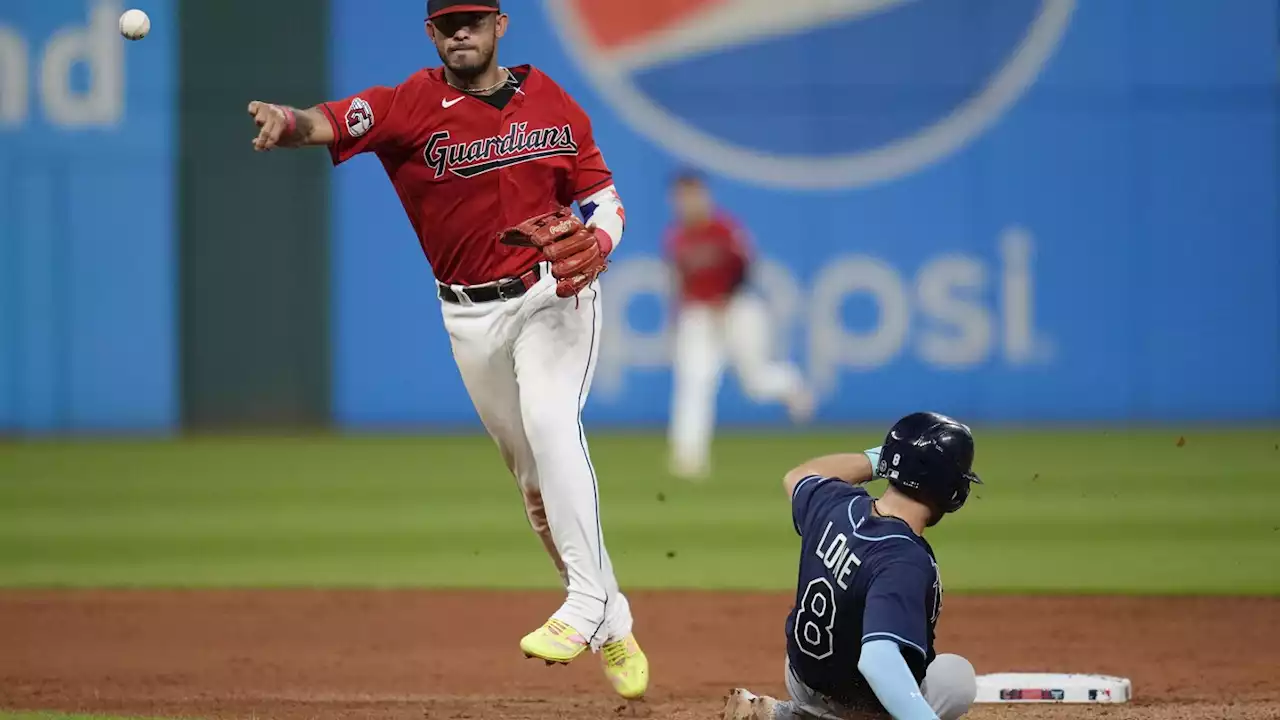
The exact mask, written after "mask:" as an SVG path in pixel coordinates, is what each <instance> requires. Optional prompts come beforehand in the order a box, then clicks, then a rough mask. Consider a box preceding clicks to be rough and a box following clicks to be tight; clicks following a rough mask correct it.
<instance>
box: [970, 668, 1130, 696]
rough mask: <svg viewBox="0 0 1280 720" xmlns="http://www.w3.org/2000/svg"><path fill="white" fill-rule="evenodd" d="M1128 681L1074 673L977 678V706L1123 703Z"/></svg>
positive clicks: (1004, 674)
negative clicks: (984, 704) (985, 704)
mask: <svg viewBox="0 0 1280 720" xmlns="http://www.w3.org/2000/svg"><path fill="white" fill-rule="evenodd" d="M1132 695H1133V684H1132V683H1131V682H1129V678H1122V677H1114V676H1111V675H1081V674H1075V673H995V674H992V675H979V676H978V697H977V700H975V702H978V703H1123V702H1129V700H1130V698H1131V697H1132Z"/></svg>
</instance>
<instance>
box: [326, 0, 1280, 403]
mask: <svg viewBox="0 0 1280 720" xmlns="http://www.w3.org/2000/svg"><path fill="white" fill-rule="evenodd" d="M504 6H505V8H504V9H506V10H507V12H509V13H510V15H511V27H510V30H509V32H508V34H507V36H506V38H504V39H503V41H502V43H501V46H500V59H501V60H502V62H503V63H504V64H508V65H514V64H521V63H532V64H534V65H536V66H537V67H539V68H541V69H542V70H543V71H545V72H547V73H548V74H549V75H550V76H551V77H552V78H554V79H555V80H556V81H557V82H559V83H560V84H561V85H562V86H563V87H564V88H565V89H566V90H567V91H568V92H569V93H570V94H571V95H572V96H573V97H574V98H575V99H576V100H577V101H578V102H579V104H581V105H582V107H583V108H584V109H585V110H586V111H587V113H588V114H589V115H590V117H591V119H592V122H593V125H594V132H595V138H596V141H597V142H598V143H599V145H600V147H601V149H602V150H603V152H604V155H605V158H606V160H607V161H608V163H609V165H610V167H611V168H612V170H613V172H614V175H615V179H616V183H617V187H618V190H619V192H620V194H621V196H622V199H623V202H624V203H625V205H626V207H627V232H626V235H625V237H624V238H623V240H622V242H621V244H620V246H619V248H618V250H617V251H616V253H615V254H614V255H613V263H612V265H611V267H610V269H609V271H608V273H606V274H605V275H603V276H602V278H601V282H602V285H603V292H604V295H603V303H604V312H605V320H604V329H603V337H602V341H601V343H602V344H601V355H600V362H599V365H598V367H597V371H596V376H595V381H594V385H593V389H592V397H591V401H590V403H589V404H588V405H587V411H586V417H587V419H588V420H589V421H594V422H596V423H597V424H602V425H616V426H630V425H637V426H649V425H656V424H661V423H665V422H666V420H667V418H668V414H669V407H668V406H669V397H670V392H671V372H670V364H671V334H672V333H671V331H672V322H671V307H670V302H671V290H672V289H671V286H670V280H669V277H668V274H667V270H666V268H665V267H664V265H663V261H662V259H661V255H660V249H661V242H662V238H663V234H664V231H665V229H666V227H667V225H668V224H669V223H670V222H671V209H670V207H669V204H668V198H669V195H668V191H669V187H668V186H669V183H670V180H671V178H672V177H673V176H674V175H675V174H676V173H677V172H680V171H682V170H684V169H694V170H697V171H700V172H702V173H703V174H704V175H705V176H706V177H707V178H708V182H709V184H710V187H711V190H712V192H713V194H714V196H715V198H716V200H717V201H718V203H719V204H720V205H721V206H722V207H723V208H724V209H725V210H726V211H727V212H728V213H730V214H732V215H733V216H735V217H736V218H737V219H738V220H739V221H741V223H742V224H743V225H745V226H746V228H747V229H748V230H749V231H750V233H751V237H752V240H753V243H754V246H755V249H756V251H757V253H758V255H759V260H760V261H759V262H758V263H757V265H756V267H755V270H754V277H753V287H754V288H755V291H756V292H757V293H759V294H760V296H761V297H763V298H764V299H765V300H766V302H767V305H768V307H769V309H770V313H771V318H772V325H773V327H772V347H773V348H774V350H775V352H776V353H777V354H778V355H779V356H787V357H790V358H791V359H793V360H794V361H795V362H796V363H798V365H799V367H800V368H801V369H802V370H803V372H804V374H805V376H806V377H807V378H808V379H809V381H810V382H811V383H812V384H813V385H814V386H815V388H816V389H817V390H818V393H819V404H818V409H817V417H818V419H819V420H820V421H825V422H834V423H839V422H862V421H883V420H884V419H885V418H887V417H897V416H899V415H901V414H902V413H903V412H905V411H906V410H910V409H916V408H920V407H929V408H933V409H937V410H940V411H944V412H947V413H949V414H954V415H958V416H962V417H966V418H973V419H975V420H983V421H991V422H1018V421H1032V422H1059V421H1069V422H1075V421H1099V422H1127V421H1135V422H1152V421H1155V422H1159V421H1165V420H1180V421H1186V420H1204V421H1224V420H1227V421H1229V420H1245V419H1256V418H1276V417H1280V250H1278V248H1280V238H1278V235H1277V230H1278V228H1277V217H1278V210H1277V197H1278V193H1280V187H1277V185H1278V181H1277V175H1278V172H1280V171H1278V164H1280V146H1278V140H1277V138H1278V137H1280V120H1278V118H1280V112H1278V108H1280V93H1278V91H1277V75H1276V68H1277V65H1278V63H1280V56H1278V54H1277V46H1278V44H1277V28H1278V27H1280V18H1278V17H1277V3H1276V2H1274V0H1233V1H1232V2H1202V1H1201V0H1120V1H1117V0H1023V1H1011V0H966V1H965V2H956V1H954V0H879V1H876V2H864V1H857V0H847V1H845V2H829V1H826V0H791V2H786V3H778V2H772V1H767V0H689V1H688V2H683V3H623V2H615V1H614V0H542V1H541V2H507V3H504ZM333 14H334V16H333V21H332V27H333V28H334V31H333V35H332V48H331V51H332V68H333V70H332V73H333V78H332V96H333V97H335V98H337V97H345V96H347V95H350V94H353V93H355V92H358V91H360V90H362V89H364V88H366V87H369V86H371V85H394V84H397V83H399V82H400V81H401V80H403V79H404V78H406V77H407V76H408V75H410V74H411V73H413V72H414V71H415V70H417V69H418V68H420V67H423V66H434V65H438V64H439V60H438V58H437V57H436V54H435V50H434V48H433V47H432V45H431V43H430V41H429V40H428V39H427V38H426V37H425V35H424V32H423V26H422V18H421V12H420V11H419V9H417V6H414V7H413V8H410V7H407V6H405V5H404V4H400V3H379V4H369V3H364V2H361V1H360V0H334V4H333ZM332 212H333V229H334V237H333V251H334V252H333V259H334V281H335V285H334V295H333V318H334V334H333V336H334V343H335V344H334V396H333V397H334V406H335V415H336V418H337V421H338V422H339V424H341V425H343V426H346V427H352V428H358V427H378V426H387V425H397V424H441V425H467V424H474V425H476V426H477V427H478V425H479V423H478V420H476V417H475V412H474V410H473V409H472V407H471V404H470V401H469V400H468V398H467V395H466V392H465V390H464V389H463V386H462V382H461V380H460V379H459V377H458V372H457V370H456V368H455V367H454V364H453V358H452V355H451V352H450V347H449V340H448V336H447V334H446V333H445V332H444V329H443V328H442V325H441V318H440V309H439V302H438V300H437V299H436V297H435V285H434V281H433V279H432V278H431V275H430V268H429V267H428V266H427V263H426V260H425V259H424V258H423V257H422V253H421V250H420V249H419V247H418V244H417V241H416V238H415V236H414V233H413V231H412V229H411V228H410V226H409V223H408V221H407V219H406V218H405V217H404V213H403V211H402V209H401V207H400V203H399V201H398V199H397V197H396V195H395V193H394V192H393V190H392V188H391V185H390V182H389V181H388V180H387V178H386V177H385V175H384V174H383V170H382V168H381V166H380V165H379V164H378V162H377V160H376V158H373V157H363V158H358V159H357V160H355V161H353V162H350V163H347V164H346V165H344V166H343V167H342V168H341V169H339V170H337V171H335V174H334V176H333V209H332ZM718 412H719V415H720V417H721V418H722V419H723V421H724V422H725V423H726V424H740V425H755V424H760V425H763V424H770V423H775V422H782V421H784V420H785V417H786V415H785V411H784V410H783V409H782V408H781V407H775V406H769V405H756V404H754V403H751V402H750V401H749V400H748V399H747V398H746V397H745V396H744V394H743V393H742V391H741V389H740V388H739V387H738V386H737V384H736V382H735V381H734V380H733V379H732V374H729V375H727V376H726V383H725V387H724V389H723V391H722V392H721V395H720V399H719V407H718Z"/></svg>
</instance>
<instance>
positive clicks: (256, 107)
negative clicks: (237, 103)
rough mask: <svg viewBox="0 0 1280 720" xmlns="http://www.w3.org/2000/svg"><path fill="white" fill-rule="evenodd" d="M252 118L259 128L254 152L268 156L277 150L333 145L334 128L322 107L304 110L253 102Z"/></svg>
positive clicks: (254, 143) (250, 112)
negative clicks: (268, 151) (269, 152)
mask: <svg viewBox="0 0 1280 720" xmlns="http://www.w3.org/2000/svg"><path fill="white" fill-rule="evenodd" d="M249 114H250V115H251V116H253V121H254V123H256V124H257V125H258V137H256V138H254V140H253V149H254V150H257V151H259V152H265V151H267V150H271V149H273V148H277V147H286V148H290V147H303V146H306V145H332V144H333V139H334V138H333V126H332V125H330V124H329V120H328V118H326V117H325V116H324V111H323V110H321V109H320V107H319V106H316V107H312V108H307V109H306V110H302V109H299V108H293V107H289V106H287V105H275V104H273V103H266V102H260V101H258V100H254V101H253V102H251V103H249Z"/></svg>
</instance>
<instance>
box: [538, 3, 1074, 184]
mask: <svg viewBox="0 0 1280 720" xmlns="http://www.w3.org/2000/svg"><path fill="white" fill-rule="evenodd" d="M545 2H546V6H547V8H548V10H549V11H550V13H551V16H552V20H553V23H552V25H553V26H554V27H555V28H556V31H557V32H558V33H559V34H560V35H561V40H562V42H563V44H564V46H565V48H566V49H567V50H568V52H569V53H570V54H571V55H572V56H573V58H574V60H575V62H576V63H577V64H578V66H579V67H580V68H581V69H582V71H583V72H584V73H585V74H586V76H587V77H588V78H589V79H590V81H591V83H592V85H593V86H594V88H595V90H596V91H597V92H598V93H599V94H600V95H601V96H602V97H603V98H604V100H605V101H606V102H608V103H609V104H610V105H611V106H612V107H613V108H614V109H615V110H616V111H617V112H618V113H619V115H620V116H621V117H622V118H623V119H624V120H625V121H626V122H627V123H628V124H629V125H630V126H631V127H632V128H633V129H635V130H636V131H637V132H639V133H641V134H643V135H644V136H646V137H648V138H649V139H650V140H652V141H653V142H655V143H657V144H658V145H660V146H662V147H664V148H665V149H666V150H668V151H669V152H671V153H674V154H675V155H677V156H679V157H680V158H681V159H683V160H684V161H686V162H692V163H696V164H698V165H700V166H702V167H703V168H704V169H707V170H709V171H712V172H715V173H719V174H723V175H726V176H730V177H734V178H737V179H740V180H745V181H748V182H753V183H757V184H760V185H766V186H774V187H787V188H795V189H832V188H846V187H857V186H865V185H873V184H877V183H883V182H886V181H889V180H893V179H895V178H898V177H901V176H904V175H907V174H910V173H912V172H915V171H918V170H920V169H921V168H923V167H926V166H928V165H929V164H931V163H934V162H937V161H939V160H941V159H943V158H945V157H947V156H949V155H950V154H952V153H954V152H956V151H957V150H959V149H961V148H963V147H964V146H966V145H967V144H968V143H970V142H972V141H973V140H974V139H975V138H976V137H977V136H978V135H979V134H981V133H982V132H983V131H984V130H985V129H986V128H988V127H990V126H991V125H992V124H993V123H994V122H995V121H996V120H998V119H999V118H1000V117H1001V116H1002V115H1003V114H1004V113H1005V112H1006V111H1007V110H1008V109H1009V108H1010V107H1011V106H1012V105H1013V104H1014V102H1016V101H1017V100H1018V98H1020V97H1021V96H1022V95H1023V94H1024V93H1025V92H1026V90H1027V89H1028V88H1029V87H1030V86H1031V85H1032V84H1034V82H1035V80H1036V78H1037V77H1038V76H1039V74H1040V72H1041V70H1042V69H1043V67H1044V66H1045V64H1046V63H1047V62H1048V60H1049V59H1050V58H1051V57H1052V56H1053V54H1054V52H1055V51H1056V49H1057V47H1058V45H1059V43H1060V41H1061V39H1062V37H1063V35H1064V33H1065V32H1066V29H1067V27H1068V25H1069V24H1070V20H1071V15H1072V13H1073V11H1074V9H1075V0H1027V1H1026V2H1016V3H1010V2H1008V1H1007V0H964V2H955V1H954V0H785V1H783V0H647V1H646V2H644V3H639V2H618V1H617V0H545Z"/></svg>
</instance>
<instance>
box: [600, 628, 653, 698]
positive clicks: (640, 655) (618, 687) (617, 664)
mask: <svg viewBox="0 0 1280 720" xmlns="http://www.w3.org/2000/svg"><path fill="white" fill-rule="evenodd" d="M600 654H601V655H602V656H603V657H604V674H605V677H607V678H609V682H610V683H612V684H613V689H614V690H615V691H616V692H617V693H618V694H619V695H621V696H622V697H623V698H625V699H627V700H638V699H640V698H642V697H644V693H645V691H646V690H648V689H649V658H647V657H645V654H644V651H643V650H641V649H640V643H638V642H636V636H635V635H627V636H626V637H624V638H622V639H621V640H614V641H613V642H607V643H605V644H604V647H602V648H601V649H600Z"/></svg>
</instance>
